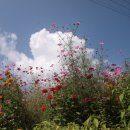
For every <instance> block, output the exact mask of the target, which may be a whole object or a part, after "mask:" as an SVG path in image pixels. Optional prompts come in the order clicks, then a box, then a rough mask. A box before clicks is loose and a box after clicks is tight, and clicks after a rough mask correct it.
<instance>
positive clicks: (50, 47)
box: [0, 29, 96, 70]
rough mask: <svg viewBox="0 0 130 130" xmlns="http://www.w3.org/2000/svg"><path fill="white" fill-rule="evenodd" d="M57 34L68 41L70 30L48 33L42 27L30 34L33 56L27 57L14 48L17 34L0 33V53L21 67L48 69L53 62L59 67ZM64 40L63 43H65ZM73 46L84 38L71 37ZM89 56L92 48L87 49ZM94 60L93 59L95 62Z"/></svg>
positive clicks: (56, 67)
mask: <svg viewBox="0 0 130 130" xmlns="http://www.w3.org/2000/svg"><path fill="white" fill-rule="evenodd" d="M59 35H60V36H61V37H62V39H64V41H65V42H68V38H67V37H70V36H71V35H72V33H71V32H66V33H62V32H55V33H50V32H49V31H47V30H46V29H42V30H40V31H39V32H36V33H34V34H32V35H31V38H30V42H29V46H30V51H31V53H32V55H33V58H29V57H28V56H27V55H26V54H24V53H21V52H19V51H17V50H16V42H17V36H16V35H15V34H14V33H4V34H0V55H3V56H5V57H7V58H8V60H9V61H10V62H13V63H15V64H16V65H17V66H19V65H21V66H22V67H28V66H35V67H36V66H38V67H41V66H42V67H44V69H47V70H49V69H50V65H51V64H54V68H55V69H59V65H58V58H57V55H58V53H57V49H58V46H57V44H58V43H59ZM65 42H64V44H65ZM73 42H74V46H77V45H79V46H80V45H81V44H85V40H83V39H80V38H79V37H77V36H74V37H73ZM87 51H88V54H89V57H90V58H92V54H93V52H94V49H89V48H88V49H87ZM95 61H96V60H93V62H95Z"/></svg>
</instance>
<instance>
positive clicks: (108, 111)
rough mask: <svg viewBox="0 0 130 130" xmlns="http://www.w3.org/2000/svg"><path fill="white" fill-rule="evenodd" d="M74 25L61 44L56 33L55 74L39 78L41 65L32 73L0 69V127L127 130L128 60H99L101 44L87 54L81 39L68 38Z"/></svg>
mask: <svg viewBox="0 0 130 130" xmlns="http://www.w3.org/2000/svg"><path fill="white" fill-rule="evenodd" d="M78 26H79V23H78V22H77V23H75V24H73V29H72V30H71V32H72V33H70V36H68V37H67V42H66V41H65V40H64V39H62V38H61V37H60V43H58V46H59V48H62V51H60V63H61V66H62V69H60V72H52V73H51V76H48V77H44V76H43V68H42V66H41V67H36V70H38V72H39V73H38V76H36V75H35V76H34V75H33V73H32V72H33V69H34V67H33V66H29V67H28V70H26V71H25V70H22V69H23V68H22V67H21V68H20V67H18V66H15V65H14V64H9V65H6V66H5V69H4V68H2V69H3V70H1V73H0V130H31V129H32V130H110V129H112V130H117V129H120V130H129V129H130V73H129V62H125V65H124V66H123V67H122V66H119V65H116V64H114V63H112V64H109V63H107V62H105V57H104V48H103V44H102V43H101V44H100V46H99V48H98V49H97V51H96V52H95V55H94V56H93V57H95V58H93V57H92V56H89V55H90V52H88V51H87V48H86V46H85V44H84V43H80V44H79V45H75V42H74V41H73V38H74V37H75V36H74V35H75V33H76V30H77V28H78ZM64 43H65V44H64ZM95 60H96V61H97V62H96V63H95V62H93V61H95ZM51 67H53V66H51ZM12 70H13V71H12ZM14 70H15V72H14ZM21 72H22V73H24V75H26V77H32V79H30V78H29V79H30V80H29V81H28V82H27V81H24V80H25V78H23V76H22V77H18V76H17V75H16V73H17V74H18V73H21Z"/></svg>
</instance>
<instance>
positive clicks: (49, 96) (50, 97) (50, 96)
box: [47, 94, 55, 100]
mask: <svg viewBox="0 0 130 130" xmlns="http://www.w3.org/2000/svg"><path fill="white" fill-rule="evenodd" d="M47 98H48V99H49V100H52V99H54V98H55V97H54V96H52V95H50V94H48V96H47Z"/></svg>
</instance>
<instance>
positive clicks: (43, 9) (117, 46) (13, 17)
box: [0, 0, 130, 64]
mask: <svg viewBox="0 0 130 130" xmlns="http://www.w3.org/2000/svg"><path fill="white" fill-rule="evenodd" d="M92 1H94V2H95V0H0V30H1V31H0V33H1V34H3V33H4V32H7V33H9V34H10V33H13V34H15V35H16V36H17V40H16V39H15V38H14V39H15V40H16V41H15V42H16V43H17V44H16V48H15V52H17V53H18V54H20V53H22V54H24V55H26V56H27V57H28V58H33V56H34V55H32V52H31V50H30V45H29V43H30V38H31V36H32V34H35V33H36V32H39V31H40V30H42V29H43V28H46V29H49V27H50V25H51V24H52V23H56V24H57V25H59V26H62V25H65V26H67V25H69V24H71V23H73V22H75V21H80V23H81V24H80V27H79V30H78V33H77V35H78V36H79V38H81V37H83V36H84V35H85V36H86V37H87V38H88V39H89V41H88V44H89V46H88V47H90V48H97V47H98V44H99V43H100V42H101V41H103V42H104V47H105V50H106V53H107V55H108V57H109V58H108V59H109V60H110V62H114V63H117V64H121V62H122V61H123V58H124V57H129V56H130V3H129V1H128V0H127V1H126V0H124V1H123V0H119V1H117V0H108V1H106V2H105V4H107V5H109V6H110V7H112V8H114V9H116V10H117V11H119V12H118V13H117V12H114V11H113V10H111V9H108V8H105V7H103V6H101V5H98V4H96V3H94V2H92ZM112 1H114V2H115V1H116V2H119V3H118V5H117V4H116V3H115V4H114V2H112ZM96 2H99V3H101V2H103V0H97V1H96ZM119 4H120V5H119ZM121 5H123V6H121ZM124 7H125V8H124ZM126 14H127V16H126ZM3 37H4V36H3ZM11 37H12V36H11ZM13 37H14V36H13ZM0 44H1V46H2V44H3V43H2V41H1V43H0ZM1 46H0V47H1ZM9 46H10V44H9ZM119 50H122V51H123V54H122V55H120V54H118V51H119ZM15 54H16V53H15ZM0 55H1V56H2V55H4V56H6V54H5V53H2V54H0ZM16 58H17V57H16Z"/></svg>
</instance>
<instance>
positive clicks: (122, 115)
mask: <svg viewBox="0 0 130 130" xmlns="http://www.w3.org/2000/svg"><path fill="white" fill-rule="evenodd" d="M124 116H125V111H122V112H121V119H123V118H124Z"/></svg>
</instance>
